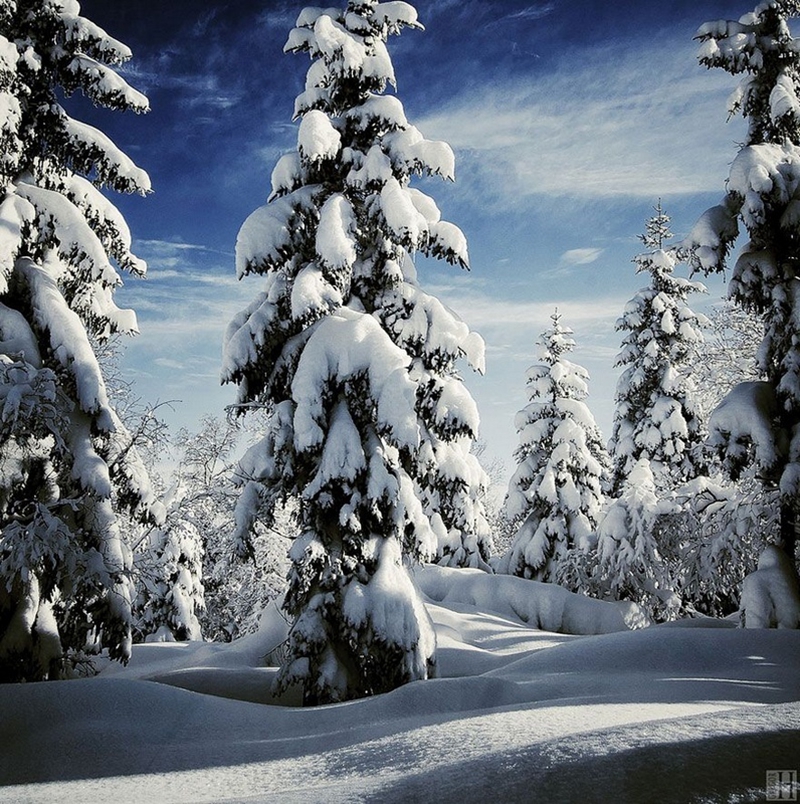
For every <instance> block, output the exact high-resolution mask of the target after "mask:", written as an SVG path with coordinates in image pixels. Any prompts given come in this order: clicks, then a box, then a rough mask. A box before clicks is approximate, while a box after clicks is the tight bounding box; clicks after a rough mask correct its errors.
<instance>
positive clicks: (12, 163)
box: [0, 0, 158, 680]
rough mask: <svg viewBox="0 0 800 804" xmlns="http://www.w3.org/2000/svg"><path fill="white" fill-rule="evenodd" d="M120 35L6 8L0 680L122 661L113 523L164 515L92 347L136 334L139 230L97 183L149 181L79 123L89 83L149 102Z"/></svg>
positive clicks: (128, 103) (124, 620)
mask: <svg viewBox="0 0 800 804" xmlns="http://www.w3.org/2000/svg"><path fill="white" fill-rule="evenodd" d="M130 55H131V53H130V51H129V50H128V48H127V47H125V45H123V44H121V43H120V42H118V41H116V40H115V39H112V38H111V37H110V36H108V35H107V34H106V33H105V32H104V31H103V30H102V29H100V28H99V27H97V26H96V25H95V24H93V23H92V22H90V21H89V20H87V19H85V18H84V17H82V16H80V7H79V4H78V3H77V2H75V0H16V2H13V0H0V98H1V99H2V102H1V103H0V152H1V153H2V156H1V157H0V178H1V179H2V190H0V369H2V371H0V396H2V397H3V398H4V400H5V404H4V406H3V408H2V414H0V679H3V680H19V679H39V678H44V677H53V676H54V675H58V673H59V672H60V670H61V662H62V659H63V656H64V652H67V653H68V652H74V651H78V650H80V649H82V648H83V647H84V646H86V645H87V644H91V643H94V644H95V645H96V646H98V647H106V648H108V650H109V652H110V655H111V657H112V658H114V659H120V660H122V661H125V660H126V659H127V657H128V655H129V651H130V641H131V622H130V617H131V614H130V605H131V581H130V569H131V556H130V550H129V549H128V546H127V545H126V544H125V543H124V539H123V538H122V536H121V534H120V530H119V527H118V520H117V515H118V512H119V511H120V510H123V509H124V510H127V511H130V512H132V513H134V514H136V515H137V516H139V517H143V518H144V517H148V516H156V517H157V516H158V510H157V509H158V506H157V504H156V503H155V502H154V497H153V494H152V492H151V490H150V487H149V483H148V479H147V473H146V471H145V469H144V466H143V464H142V463H141V461H140V460H139V458H138V456H137V454H136V450H135V448H133V444H132V440H131V436H130V435H129V434H128V433H127V432H126V430H125V427H124V426H123V424H122V423H121V421H120V420H119V418H118V417H117V415H116V414H115V412H114V410H113V409H112V407H111V406H110V404H109V401H108V395H107V392H106V388H105V384H104V380H103V374H102V371H101V370H100V367H99V365H98V362H97V359H96V357H95V353H94V351H93V346H92V344H93V342H96V341H97V340H102V339H104V338H107V337H109V336H110V335H111V334H113V333H115V332H122V333H133V332H136V317H135V315H134V313H133V312H132V311H130V310H121V309H119V308H118V307H117V306H116V305H115V304H114V300H113V295H114V290H115V288H116V287H117V286H118V285H120V284H121V279H120V275H119V273H118V269H121V270H124V271H128V272H130V273H132V274H134V275H135V276H142V275H143V274H144V272H145V265H144V264H143V263H142V262H141V261H140V260H138V259H137V258H136V257H134V256H133V254H132V253H131V250H130V246H131V239H130V232H129V231H128V227H127V225H126V223H125V221H124V219H123V217H122V216H121V215H120V213H119V212H118V211H117V210H116V209H115V207H114V206H113V205H112V204H111V203H110V202H109V201H108V200H107V199H106V198H105V196H104V195H103V194H102V193H101V192H100V188H103V187H105V188H110V189H114V190H117V191H119V192H128V193H130V192H138V193H142V194H144V193H146V192H147V191H148V190H149V188H150V183H149V179H148V177H147V174H146V173H145V172H144V171H142V170H141V169H139V168H137V167H136V166H135V165H134V164H133V163H132V162H131V160H130V159H129V158H128V157H127V156H126V155H125V154H123V153H122V152H121V151H120V150H119V149H118V148H117V147H116V146H115V145H114V144H113V143H112V142H111V141H110V140H109V139H108V137H106V136H105V135H104V134H103V133H102V132H100V131H98V130H97V129H95V128H93V127H91V126H88V125H86V124H85V123H81V122H79V121H77V120H75V119H73V118H71V117H70V116H69V115H68V114H67V112H66V111H65V109H64V107H63V106H62V102H61V98H62V97H63V96H69V95H70V94H72V93H74V92H75V91H77V90H80V91H81V92H82V93H83V94H84V95H85V96H86V97H88V98H89V99H90V100H92V101H93V102H94V103H95V104H97V105H100V106H105V107H108V108H111V109H118V110H125V109H130V110H133V111H135V112H144V111H146V110H147V107H148V105H147V99H146V98H145V97H144V96H143V95H141V94H140V93H139V92H137V91H136V90H134V89H132V88H131V87H130V86H129V85H128V84H127V83H126V82H125V81H124V79H123V78H122V77H121V76H120V75H119V74H118V73H117V72H116V71H115V69H114V68H115V67H116V66H117V65H119V64H121V63H123V62H124V61H126V60H127V59H128V58H130Z"/></svg>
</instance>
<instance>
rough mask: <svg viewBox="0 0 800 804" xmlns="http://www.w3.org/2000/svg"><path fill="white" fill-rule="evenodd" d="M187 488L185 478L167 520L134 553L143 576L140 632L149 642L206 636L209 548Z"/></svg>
mask: <svg viewBox="0 0 800 804" xmlns="http://www.w3.org/2000/svg"><path fill="white" fill-rule="evenodd" d="M187 493H188V489H187V487H186V486H185V485H183V484H181V483H180V482H179V483H178V484H176V485H175V486H173V487H172V488H171V489H170V490H169V492H168V493H167V494H166V495H165V497H164V499H163V504H164V506H165V508H166V519H165V522H164V524H163V525H161V526H160V527H156V528H153V529H151V530H150V531H149V532H148V533H147V534H146V537H145V538H146V541H147V544H146V546H145V547H144V549H141V550H140V551H139V552H138V553H137V554H136V555H135V558H134V562H135V565H136V570H137V572H136V576H137V577H138V579H139V580H140V586H139V590H138V595H137V599H136V601H135V612H136V614H137V616H136V622H135V631H136V632H137V634H136V636H138V638H139V639H144V640H145V641H147V640H151V641H152V640H156V641H162V642H173V641H178V642H182V641H185V640H189V639H191V640H199V639H202V635H201V631H200V619H199V618H200V616H202V613H203V611H204V609H205V601H204V594H203V554H204V550H203V541H202V537H201V535H200V532H199V531H198V529H197V526H196V525H195V523H194V522H193V521H192V517H191V511H189V510H187V507H186V497H187Z"/></svg>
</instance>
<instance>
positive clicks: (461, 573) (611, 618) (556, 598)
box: [414, 565, 650, 634]
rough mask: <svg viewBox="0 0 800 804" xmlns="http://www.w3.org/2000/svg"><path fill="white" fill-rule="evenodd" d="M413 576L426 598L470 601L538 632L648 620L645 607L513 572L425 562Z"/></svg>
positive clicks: (593, 630)
mask: <svg viewBox="0 0 800 804" xmlns="http://www.w3.org/2000/svg"><path fill="white" fill-rule="evenodd" d="M414 577H415V578H416V581H417V583H418V584H419V586H420V589H421V590H422V591H423V592H424V594H425V595H427V596H428V598H430V599H431V600H435V601H437V602H444V603H469V604H470V605H473V606H478V607H479V608H481V609H482V610H484V611H493V612H497V613H498V614H502V615H503V616H506V617H509V616H510V617H512V618H514V619H519V620H521V621H522V622H524V623H527V624H528V625H530V626H531V627H532V628H539V629H541V630H542V631H553V632H555V633H559V634H610V633H613V632H614V631H625V630H627V629H631V628H643V627H645V626H647V625H649V624H650V621H649V619H648V617H647V614H646V613H645V611H644V609H642V608H641V606H637V605H636V604H635V603H627V602H621V603H617V602H613V603H612V602H607V601H603V600H595V599H593V598H590V597H586V596H585V595H577V594H575V593H573V592H568V591H567V590H566V589H564V588H562V587H560V586H556V585H555V584H551V583H539V582H538V581H528V580H525V579H524V578H518V577H516V576H513V575H488V574H487V573H485V572H481V571H480V570H470V569H448V568H445V567H437V566H432V565H426V566H422V567H419V568H418V569H417V570H416V571H415V573H414Z"/></svg>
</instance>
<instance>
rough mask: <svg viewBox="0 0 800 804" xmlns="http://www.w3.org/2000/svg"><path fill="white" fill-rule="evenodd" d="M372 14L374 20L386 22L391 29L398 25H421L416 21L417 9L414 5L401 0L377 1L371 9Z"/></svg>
mask: <svg viewBox="0 0 800 804" xmlns="http://www.w3.org/2000/svg"><path fill="white" fill-rule="evenodd" d="M372 16H373V18H374V19H376V20H382V21H383V22H385V23H387V24H388V25H389V26H390V28H392V29H396V28H398V27H399V26H400V25H408V26H410V27H422V26H421V25H420V24H419V22H418V21H417V10H416V9H415V8H414V6H412V5H410V4H409V3H404V2H401V0H390V2H387V3H377V4H376V5H375V8H374V9H373V11H372Z"/></svg>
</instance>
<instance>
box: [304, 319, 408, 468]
mask: <svg viewBox="0 0 800 804" xmlns="http://www.w3.org/2000/svg"><path fill="white" fill-rule="evenodd" d="M408 363H409V357H408V355H407V354H406V353H405V352H403V351H402V350H401V349H399V348H398V347H397V346H395V345H394V344H393V343H392V341H391V340H390V339H389V336H388V335H387V334H386V333H385V332H384V331H383V330H382V329H381V327H380V325H379V324H378V322H377V321H376V320H375V319H374V318H373V317H372V316H370V315H367V314H365V313H359V312H356V311H354V310H350V309H348V308H342V309H340V310H338V311H337V312H336V313H333V314H332V315H330V316H328V317H326V318H325V319H323V320H321V321H320V322H319V323H318V324H317V325H316V328H315V330H314V332H313V334H312V335H311V337H310V338H309V340H308V342H307V344H306V346H305V348H304V349H303V354H302V356H301V358H300V362H299V364H298V366H297V370H296V372H295V375H294V380H293V381H292V398H293V399H294V401H295V403H296V406H297V407H296V410H295V416H294V433H295V447H296V449H297V450H298V451H300V452H302V451H305V450H308V449H311V448H313V447H315V446H316V445H318V444H321V443H322V442H323V440H324V433H323V429H322V428H323V426H324V420H323V419H324V415H325V414H324V407H323V399H322V395H323V393H324V392H325V389H326V388H328V387H329V385H330V384H331V383H333V384H335V385H336V386H337V387H341V386H342V385H343V384H344V383H345V382H346V381H348V380H350V379H354V378H356V377H358V376H365V377H366V378H367V380H368V382H369V392H370V395H371V397H372V399H373V400H374V401H375V403H376V407H377V411H376V414H377V424H378V426H379V427H385V428H387V429H388V430H389V431H391V433H392V437H393V439H394V441H395V442H396V443H397V444H398V445H399V446H406V447H412V448H413V447H416V446H417V444H418V442H419V432H418V428H417V417H416V412H415V386H414V383H413V382H412V381H411V380H410V379H409V376H408V371H407V366H408Z"/></svg>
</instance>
